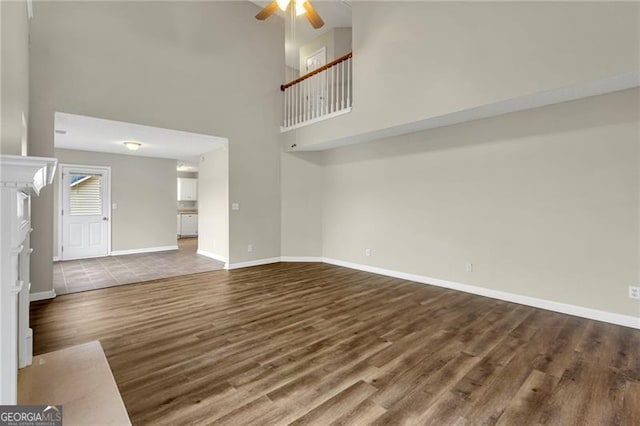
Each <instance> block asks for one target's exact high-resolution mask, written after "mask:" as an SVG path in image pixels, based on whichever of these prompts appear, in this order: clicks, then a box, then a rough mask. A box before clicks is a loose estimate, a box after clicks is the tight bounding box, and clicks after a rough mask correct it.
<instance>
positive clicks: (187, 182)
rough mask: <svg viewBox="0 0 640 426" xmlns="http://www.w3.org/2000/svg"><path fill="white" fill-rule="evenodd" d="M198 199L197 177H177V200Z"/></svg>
mask: <svg viewBox="0 0 640 426" xmlns="http://www.w3.org/2000/svg"><path fill="white" fill-rule="evenodd" d="M197 199H198V179H193V178H178V201H196V200H197Z"/></svg>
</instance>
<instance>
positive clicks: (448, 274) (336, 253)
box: [283, 90, 640, 316]
mask: <svg viewBox="0 0 640 426" xmlns="http://www.w3.org/2000/svg"><path fill="white" fill-rule="evenodd" d="M639 105H640V92H639V91H638V90H627V91H623V92H618V93H614V94H610V95H604V96H598V97H592V98H587V99H584V100H579V101H574V102H568V103H563V104H558V105H554V106H549V107H545V108H540V109H535V110H530V111H526V112H520V113H514V114H508V115H503V116H500V117H495V118H491V119H486V120H480V121H475V122H471V123H465V124H460V125H456V126H451V127H444V128H440V129H434V130H429V131H423V132H419V133H415V134H411V135H405V136H400V137H395V138H392V139H387V140H379V141H376V142H372V143H369V144H364V145H357V146H353V147H347V148H341V149H336V150H331V151H326V152H325V153H324V166H323V171H322V172H323V176H324V178H323V179H324V183H323V187H322V196H323V202H322V205H323V224H322V229H323V232H322V237H323V255H324V256H325V257H328V258H334V259H339V260H343V261H349V262H354V263H358V264H365V265H373V266H377V267H381V268H386V269H391V270H396V271H401V272H407V273H413V274H418V275H424V276H428V277H433V278H438V279H444V280H448V281H453V282H458V283H463V284H470V285H475V286H480V287H484V288H488V289H493V290H500V291H505V292H509V293H515V294H518V295H525V296H531V297H535V298H541V299H547V300H551V301H556V302H562V303H567V304H572V305H578V306H583V307H588V308H593V309H599V310H603V311H607V312H613V313H617V314H622V315H630V316H640V303H638V301H637V300H632V299H629V298H628V297H627V288H628V286H629V285H638V283H640V274H639V256H640V252H639V239H638V232H639V220H638V218H639V214H640V209H639V188H640V185H639V174H640V172H639V164H640V163H639V160H638V158H639V157H638V152H639V150H640V141H639V139H638V134H640V124H639V115H640V106H639ZM303 174H304V173H303ZM283 210H284V211H287V207H286V206H285V207H283ZM283 238H285V237H284V236H283ZM283 245H285V243H284V242H283ZM365 248H371V249H372V250H373V256H371V257H366V256H365ZM467 262H470V263H473V272H467V271H466V270H465V266H466V263H467Z"/></svg>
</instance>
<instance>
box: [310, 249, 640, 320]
mask: <svg viewBox="0 0 640 426" xmlns="http://www.w3.org/2000/svg"><path fill="white" fill-rule="evenodd" d="M323 261H324V262H325V263H329V264H331V265H336V266H344V267H346V268H351V269H357V270H360V271H365V272H371V273H374V274H379V275H386V276H389V277H394V278H400V279H404V280H409V281H415V282H419V283H422V284H429V285H435V286H438V287H444V288H449V289H452V290H458V291H464V292H465V293H471V294H477V295H479V296H485V297H490V298H492V299H499V300H504V301H507V302H514V303H519V304H521V305H527V306H533V307H535V308H540V309H546V310H549V311H554V312H560V313H563V314H569V315H574V316H577V317H583V318H589V319H593V320H596V321H603V322H608V323H611V324H617V325H623V326H625V327H631V328H637V329H640V317H634V316H630V315H621V314H616V313H613V312H606V311H600V310H598V309H592V308H586V307H583V306H576V305H569V304H567V303H561V302H554V301H552V300H546V299H538V298H535V297H529V296H522V295H519V294H514V293H507V292H504V291H499V290H492V289H488V288H484V287H477V286H473V285H468V284H461V283H456V282H453V281H446V280H441V279H438V278H431V277H426V276H423V275H415V274H409V273H406V272H399V271H393V270H390V269H384V268H378V267H375V266H368V265H361V264H358V263H351V262H345V261H343V260H337V259H330V258H324V259H323Z"/></svg>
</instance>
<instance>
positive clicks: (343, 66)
mask: <svg viewBox="0 0 640 426" xmlns="http://www.w3.org/2000/svg"><path fill="white" fill-rule="evenodd" d="M340 65H341V66H342V96H341V97H340V104H341V106H342V107H341V108H340V109H344V99H345V96H344V87H345V86H346V83H347V82H346V81H345V80H346V78H345V68H347V67H346V66H345V63H344V61H343V62H341V63H340Z"/></svg>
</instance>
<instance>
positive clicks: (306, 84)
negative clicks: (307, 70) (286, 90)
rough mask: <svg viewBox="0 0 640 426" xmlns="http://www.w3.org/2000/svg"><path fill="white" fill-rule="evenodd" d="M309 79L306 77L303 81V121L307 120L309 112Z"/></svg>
mask: <svg viewBox="0 0 640 426" xmlns="http://www.w3.org/2000/svg"><path fill="white" fill-rule="evenodd" d="M309 89H310V87H309V79H308V78H307V79H306V80H305V81H304V120H303V121H307V120H308V119H309V113H310V112H311V108H309V100H310V99H309V93H310V92H311V90H309Z"/></svg>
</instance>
